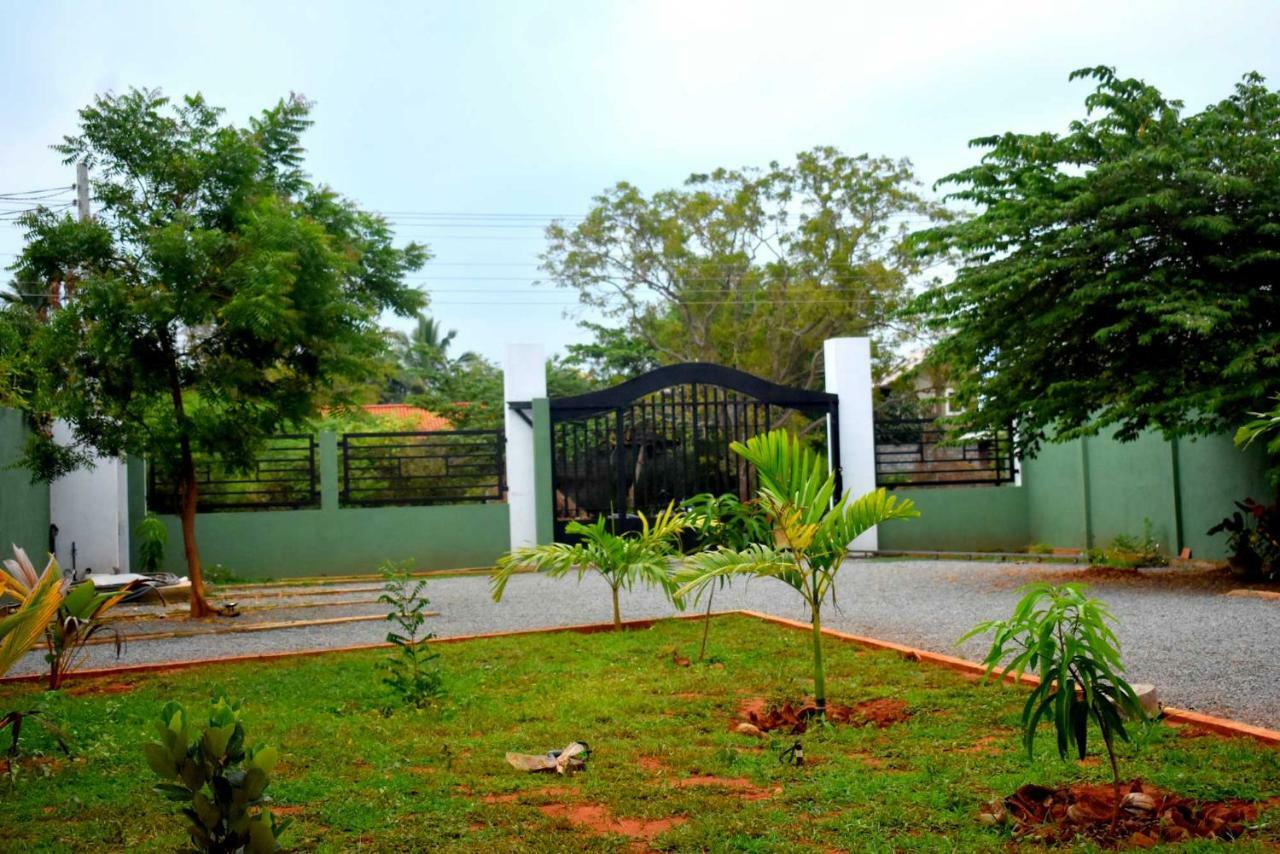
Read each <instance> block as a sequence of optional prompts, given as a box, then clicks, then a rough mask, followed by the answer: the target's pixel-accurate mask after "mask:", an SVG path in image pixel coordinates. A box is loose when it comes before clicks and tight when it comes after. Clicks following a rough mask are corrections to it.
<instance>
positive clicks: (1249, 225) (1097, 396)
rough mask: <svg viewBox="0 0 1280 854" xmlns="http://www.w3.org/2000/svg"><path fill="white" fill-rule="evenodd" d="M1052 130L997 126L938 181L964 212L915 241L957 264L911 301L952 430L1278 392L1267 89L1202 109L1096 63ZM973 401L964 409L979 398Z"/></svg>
mask: <svg viewBox="0 0 1280 854" xmlns="http://www.w3.org/2000/svg"><path fill="white" fill-rule="evenodd" d="M1071 77H1072V79H1077V78H1087V79H1091V80H1093V81H1095V82H1096V88H1095V89H1094V91H1093V92H1092V93H1091V94H1090V95H1089V96H1088V97H1087V98H1086V100H1085V106H1086V108H1087V114H1086V115H1085V116H1084V117H1083V118H1081V119H1078V120H1076V121H1073V122H1072V123H1071V124H1070V126H1069V128H1068V129H1067V130H1066V132H1064V133H1052V132H1041V133H1028V134H1022V133H1004V134H999V135H993V136H988V137H983V138H980V139H976V140H974V141H973V143H972V144H973V145H975V146H978V147H980V148H982V149H985V153H984V154H983V155H982V158H981V160H980V161H979V162H978V163H977V164H975V165H974V166H971V167H969V168H967V169H964V170H961V171H959V172H957V173H955V174H953V175H950V176H948V177H947V178H945V179H943V183H945V184H949V185H951V186H952V187H953V188H955V189H954V191H953V192H952V193H951V195H950V196H948V197H947V198H948V199H955V200H960V201H962V202H966V203H968V204H970V205H972V206H974V207H976V209H977V213H976V215H975V216H974V217H972V218H971V219H967V220H963V221H959V222H955V223H951V224H947V225H943V226H940V227H937V228H934V229H931V230H928V231H925V232H923V233H921V234H918V235H916V236H915V238H914V242H915V245H916V246H917V249H918V251H919V253H920V254H921V255H922V256H923V257H926V258H934V259H951V260H953V261H954V262H955V263H956V264H957V265H958V270H957V272H956V275H955V279H954V281H953V282H951V283H950V284H948V285H946V286H944V287H940V288H937V289H935V290H932V291H930V292H928V293H926V294H924V295H923V296H922V297H921V298H920V300H919V302H918V304H917V305H916V306H915V308H916V309H917V310H918V311H919V312H921V313H922V314H923V316H924V317H925V318H927V320H928V322H929V323H930V324H931V325H932V326H933V327H934V328H935V329H936V330H937V331H938V332H939V333H941V334H943V335H944V336H945V337H944V339H943V340H942V342H941V343H940V345H939V346H938V347H937V348H936V350H935V354H934V355H935V358H936V359H937V360H938V361H939V362H941V363H943V364H949V365H953V366H956V367H957V368H958V369H960V370H959V371H958V372H957V376H956V377H955V393H956V402H957V403H958V404H959V405H960V407H962V408H963V410H964V413H963V415H962V416H961V417H959V418H958V419H956V422H955V423H956V427H957V429H958V430H962V431H972V430H987V431H992V430H998V429H1004V428H1006V427H1007V426H1008V425H1009V424H1014V423H1016V424H1017V428H1018V429H1017V433H1016V441H1017V443H1018V446H1019V447H1018V450H1019V451H1020V452H1023V453H1032V452H1034V451H1035V449H1036V448H1037V447H1038V446H1039V445H1040V444H1041V442H1042V441H1044V440H1046V439H1050V440H1055V439H1069V438H1073V437H1076V436H1081V435H1090V434H1094V433H1096V432H1098V431H1099V430H1100V429H1101V428H1103V427H1106V426H1112V425H1113V426H1115V428H1116V435H1117V437H1118V438H1120V439H1122V440H1123V439H1132V438H1134V437H1136V436H1137V435H1138V434H1139V433H1140V432H1141V431H1143V430H1145V429H1148V428H1154V429H1157V430H1159V431H1161V432H1163V433H1164V434H1165V435H1166V436H1176V435H1184V434H1207V433H1213V432H1218V431H1221V430H1224V429H1229V430H1234V429H1235V428H1237V427H1239V426H1240V425H1241V424H1244V423H1245V422H1246V421H1247V420H1248V419H1249V412H1250V411H1252V410H1255V409H1257V408H1258V404H1259V402H1260V401H1262V400H1265V399H1266V398H1267V397H1268V396H1270V395H1274V394H1276V393H1278V391H1280V290H1277V288H1276V287H1275V285H1274V283H1275V281H1276V279H1277V277H1280V229H1277V227H1276V223H1277V221H1280V93H1277V92H1275V91H1273V90H1271V89H1269V88H1268V87H1267V86H1266V85H1265V83H1264V81H1263V79H1262V78H1261V77H1260V76H1258V75H1257V74H1249V75H1246V76H1245V77H1244V79H1243V80H1241V82H1240V83H1239V84H1238V85H1237V86H1236V87H1235V91H1234V92H1233V93H1232V94H1231V95H1230V96H1229V97H1227V98H1225V99H1224V100H1222V101H1219V102H1218V103H1215V104H1211V105H1209V106H1207V107H1205V108H1204V109H1203V110H1201V111H1200V112H1198V113H1192V114H1188V113H1187V112H1185V111H1184V109H1183V105H1182V103H1181V102H1179V101H1176V100H1171V99H1169V98H1166V97H1165V96H1164V95H1162V94H1161V93H1160V92H1159V91H1158V90H1156V89H1155V88H1154V87H1153V86H1150V85H1148V84H1147V83H1144V82H1142V81H1141V80H1134V79H1123V78H1121V77H1119V76H1117V75H1116V73H1115V71H1114V70H1113V69H1111V68H1105V67H1099V68H1089V69H1084V70H1081V71H1077V72H1075V73H1074V74H1072V75H1071ZM979 403H980V405H978V404H979Z"/></svg>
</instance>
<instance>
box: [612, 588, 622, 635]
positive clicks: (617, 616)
mask: <svg viewBox="0 0 1280 854" xmlns="http://www.w3.org/2000/svg"><path fill="white" fill-rule="evenodd" d="M609 590H610V591H611V592H612V593H613V630H614V631H615V632H620V631H622V613H621V612H620V611H619V610H618V586H617V585H616V584H611V585H609Z"/></svg>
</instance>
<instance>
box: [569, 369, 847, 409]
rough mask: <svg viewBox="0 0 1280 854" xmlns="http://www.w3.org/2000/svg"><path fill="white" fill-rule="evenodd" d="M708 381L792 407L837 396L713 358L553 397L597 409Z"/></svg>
mask: <svg viewBox="0 0 1280 854" xmlns="http://www.w3.org/2000/svg"><path fill="white" fill-rule="evenodd" d="M688 384H697V385H709V386H719V387H720V388H726V389H730V390H732V391H737V392H741V393H743V394H747V395H750V396H751V397H753V398H755V399H756V400H758V401H759V402H761V403H767V404H771V405H773V406H785V407H789V408H792V409H803V408H810V407H812V408H815V409H816V408H828V407H832V406H834V405H835V403H836V401H837V399H838V398H837V396H836V395H834V394H831V393H830V392H825V391H811V390H809V389H804V388H793V387H791V386H784V385H778V384H777V383H774V382H770V381H769V380H766V379H761V378H760V377H757V376H755V375H754V374H749V373H747V372H746V371H740V370H738V369H736V368H727V367H725V366H724V365H715V364H711V363H710V362H684V363H682V364H679V365H667V366H666V367H663V368H658V369H656V370H653V371H650V372H649V373H647V374H644V375H642V376H639V377H636V378H635V379H632V380H627V381H626V382H624V383H619V384H618V385H615V386H611V387H610V388H606V389H601V390H600V391H590V392H587V393H586V394H579V395H575V396H573V397H553V398H551V401H550V406H551V409H553V410H573V411H575V412H577V411H596V410H603V409H613V408H616V407H619V406H626V405H627V404H629V403H631V402H632V401H634V400H638V399H640V398H642V397H645V396H646V395H650V394H653V393H654V392H656V391H662V390H663V389H664V388H671V387H672V386H679V385H688Z"/></svg>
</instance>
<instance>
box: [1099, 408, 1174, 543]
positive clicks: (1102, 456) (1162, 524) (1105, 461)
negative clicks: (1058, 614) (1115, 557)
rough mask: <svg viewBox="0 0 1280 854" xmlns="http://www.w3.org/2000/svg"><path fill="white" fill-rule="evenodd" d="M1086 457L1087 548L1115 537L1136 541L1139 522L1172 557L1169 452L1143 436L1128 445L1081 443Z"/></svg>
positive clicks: (1168, 447) (1103, 439)
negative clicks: (1130, 537) (1147, 526)
mask: <svg viewBox="0 0 1280 854" xmlns="http://www.w3.org/2000/svg"><path fill="white" fill-rule="evenodd" d="M1084 441H1085V442H1086V443H1087V447H1088V457H1089V499H1090V501H1089V527H1090V530H1091V531H1092V534H1093V538H1092V543H1091V545H1093V546H1107V545H1110V544H1111V541H1112V540H1114V539H1115V538H1116V537H1117V536H1119V535H1121V534H1129V535H1141V534H1142V529H1143V520H1144V519H1149V520H1151V532H1152V534H1153V535H1154V536H1155V538H1156V540H1157V541H1158V542H1159V543H1160V546H1161V548H1162V549H1163V550H1164V551H1165V552H1166V553H1171V554H1176V553H1177V551H1178V542H1177V523H1176V518H1175V512H1176V505H1175V492H1174V488H1173V446H1172V445H1171V444H1170V443H1169V442H1166V441H1165V440H1164V439H1163V438H1161V437H1160V436H1158V435H1156V434H1153V433H1144V434H1142V435H1141V436H1139V437H1138V438H1137V439H1135V440H1134V441H1132V442H1117V441H1115V440H1113V439H1111V438H1110V437H1096V438H1090V439H1086V440H1084Z"/></svg>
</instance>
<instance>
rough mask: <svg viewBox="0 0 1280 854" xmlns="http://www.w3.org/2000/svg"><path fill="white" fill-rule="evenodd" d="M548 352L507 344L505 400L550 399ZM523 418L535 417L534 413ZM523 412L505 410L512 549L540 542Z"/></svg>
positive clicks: (530, 448) (527, 426)
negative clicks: (548, 396) (547, 365)
mask: <svg viewBox="0 0 1280 854" xmlns="http://www.w3.org/2000/svg"><path fill="white" fill-rule="evenodd" d="M546 359H547V357H546V353H545V352H544V351H543V349H542V345H541V344H508V345H507V351H506V354H505V356H504V358H503V361H502V398H503V400H504V401H506V402H507V403H510V402H512V401H520V402H527V401H531V400H533V399H534V398H538V397H546V396H547V367H546ZM524 415H526V416H528V417H532V415H533V413H532V412H531V411H525V412H524ZM520 416H521V413H519V412H513V411H512V409H511V407H509V406H508V407H507V408H506V413H505V417H506V422H505V423H506V430H507V506H508V511H509V513H510V515H511V548H513V549H516V548H520V547H521V546H532V545H535V544H536V543H537V542H538V513H537V495H536V494H535V490H536V483H535V478H534V469H533V457H534V447H533V427H532V426H531V425H530V424H528V423H526V422H525V420H524V418H521V417H520Z"/></svg>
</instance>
